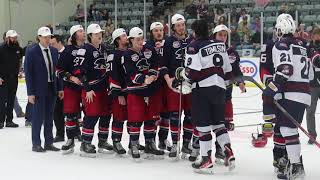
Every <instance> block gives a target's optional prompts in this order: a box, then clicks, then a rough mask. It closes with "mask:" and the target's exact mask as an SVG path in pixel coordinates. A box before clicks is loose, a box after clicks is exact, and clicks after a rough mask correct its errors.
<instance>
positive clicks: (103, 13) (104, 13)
mask: <svg viewBox="0 0 320 180" xmlns="http://www.w3.org/2000/svg"><path fill="white" fill-rule="evenodd" d="M101 16H102V20H104V21H108V19H109V12H108V10H106V9H104V10H103V11H102V13H101Z"/></svg>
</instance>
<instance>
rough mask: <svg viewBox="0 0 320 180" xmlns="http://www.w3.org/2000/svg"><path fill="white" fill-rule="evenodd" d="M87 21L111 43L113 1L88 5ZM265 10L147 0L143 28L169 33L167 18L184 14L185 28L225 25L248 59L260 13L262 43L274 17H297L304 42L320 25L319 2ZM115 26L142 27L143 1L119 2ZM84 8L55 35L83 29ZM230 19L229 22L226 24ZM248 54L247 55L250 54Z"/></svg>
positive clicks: (238, 1)
mask: <svg viewBox="0 0 320 180" xmlns="http://www.w3.org/2000/svg"><path fill="white" fill-rule="evenodd" d="M89 2H90V4H88V12H87V21H88V22H89V24H90V23H91V22H96V23H99V24H100V25H101V26H102V27H103V29H104V30H105V31H106V33H105V35H104V38H105V42H106V43H108V42H110V41H111V33H112V31H113V30H114V29H115V28H116V27H115V23H114V21H115V4H114V1H113V0H92V1H89ZM265 2H266V3H265V4H264V5H265V6H260V5H258V1H256V0H178V1H169V0H153V1H152V0H147V1H146V12H145V14H146V17H147V19H146V21H147V22H146V27H149V26H150V24H151V22H155V21H160V22H162V23H163V24H164V26H165V29H164V31H165V33H166V34H168V33H169V28H170V27H169V22H168V21H167V20H168V16H169V15H171V14H172V13H173V12H178V13H180V14H184V15H185V16H186V17H187V26H188V28H189V29H190V25H191V23H192V22H193V21H194V20H196V19H198V18H204V19H206V20H207V21H208V22H209V24H210V28H212V29H213V28H214V27H215V26H216V25H219V24H225V25H227V26H229V28H230V29H231V31H232V32H231V34H232V35H231V37H232V38H231V44H232V45H233V46H234V47H236V49H237V50H238V52H239V53H240V54H241V55H246V53H244V51H242V50H243V49H249V50H251V51H252V53H249V54H250V55H254V56H259V54H260V43H261V23H262V20H261V12H263V40H264V41H263V42H266V41H267V40H269V39H272V38H273V34H274V28H273V26H274V24H275V20H276V17H277V15H279V14H282V13H288V14H290V15H291V16H293V17H296V12H297V13H298V14H297V17H298V20H299V21H298V22H299V24H298V27H299V28H297V32H296V36H300V37H302V38H304V39H306V40H307V41H309V40H310V35H309V34H310V32H311V31H312V30H313V29H314V27H315V26H317V22H318V21H320V11H317V10H320V0H310V1H307V2H304V1H299V0H284V1H283V0H281V1H280V0H269V1H265ZM117 7H118V11H117V17H118V18H117V26H118V27H123V28H125V29H130V28H132V27H133V26H140V27H143V23H144V22H143V15H144V4H143V1H133V0H126V1H124V0H118V5H117ZM84 14H85V13H84V7H83V5H81V4H79V5H77V7H76V9H75V13H74V15H73V16H71V17H70V18H69V21H70V22H67V23H64V24H60V25H59V26H58V27H57V29H56V32H55V33H56V34H60V35H63V34H66V29H68V28H70V27H71V26H72V25H74V24H77V23H79V22H80V23H81V24H82V25H84V19H85V18H84V16H85V15H84ZM229 18H230V20H229ZM251 51H249V52H251Z"/></svg>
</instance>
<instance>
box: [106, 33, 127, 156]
mask: <svg viewBox="0 0 320 180" xmlns="http://www.w3.org/2000/svg"><path fill="white" fill-rule="evenodd" d="M112 43H113V44H114V46H115V50H114V51H113V52H112V53H111V54H110V55H108V57H110V58H111V59H113V60H112V71H111V76H110V89H111V96H112V97H113V101H112V115H113V120H112V141H113V150H114V151H115V152H116V153H118V154H119V155H121V154H125V153H126V150H125V149H124V148H123V146H122V144H121V139H122V133H123V124H124V122H125V121H126V120H127V119H128V113H127V100H126V94H125V92H124V90H125V88H126V84H125V72H124V69H123V64H124V58H123V53H124V52H125V51H126V50H127V44H128V38H127V33H126V31H125V30H124V29H122V28H119V29H116V30H115V31H114V32H113V33H112Z"/></svg>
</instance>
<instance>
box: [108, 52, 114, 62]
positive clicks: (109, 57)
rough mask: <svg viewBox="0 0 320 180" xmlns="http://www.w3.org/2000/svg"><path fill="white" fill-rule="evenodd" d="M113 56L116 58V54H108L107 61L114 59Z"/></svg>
mask: <svg viewBox="0 0 320 180" xmlns="http://www.w3.org/2000/svg"><path fill="white" fill-rule="evenodd" d="M113 58H114V54H110V55H108V56H107V62H109V61H113Z"/></svg>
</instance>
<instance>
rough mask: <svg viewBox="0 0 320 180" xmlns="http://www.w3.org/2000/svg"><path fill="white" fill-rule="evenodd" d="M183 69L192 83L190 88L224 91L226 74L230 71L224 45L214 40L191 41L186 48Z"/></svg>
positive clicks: (230, 67)
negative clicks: (215, 88)
mask: <svg viewBox="0 0 320 180" xmlns="http://www.w3.org/2000/svg"><path fill="white" fill-rule="evenodd" d="M185 67H186V68H187V70H188V77H189V78H190V79H191V80H192V82H193V83H192V88H195V87H196V86H197V85H198V86H199V87H210V86H218V87H221V88H223V89H226V86H225V80H227V79H228V77H227V76H226V74H227V73H229V72H231V71H232V66H231V64H230V60H229V56H228V53H227V48H226V46H225V44H224V43H222V42H217V41H214V40H196V41H193V42H192V43H191V44H190V45H189V46H188V48H187V53H186V60H185ZM229 74H231V73H229Z"/></svg>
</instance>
